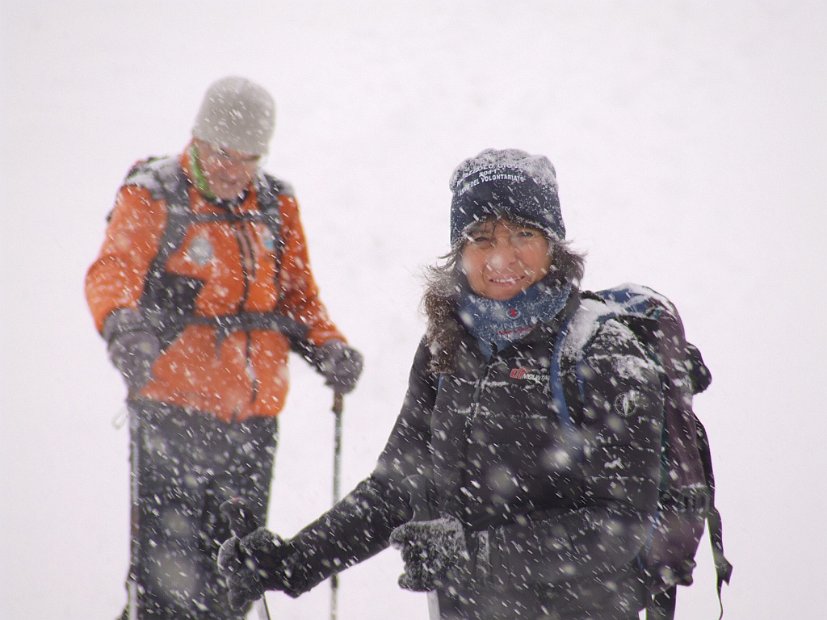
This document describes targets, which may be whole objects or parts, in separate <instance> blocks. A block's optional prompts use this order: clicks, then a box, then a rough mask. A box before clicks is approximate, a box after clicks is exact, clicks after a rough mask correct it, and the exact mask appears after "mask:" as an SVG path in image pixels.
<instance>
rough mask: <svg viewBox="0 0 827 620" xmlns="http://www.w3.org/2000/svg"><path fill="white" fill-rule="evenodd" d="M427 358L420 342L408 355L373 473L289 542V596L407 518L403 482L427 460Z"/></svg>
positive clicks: (352, 559) (378, 542) (370, 549)
mask: <svg viewBox="0 0 827 620" xmlns="http://www.w3.org/2000/svg"><path fill="white" fill-rule="evenodd" d="M429 360H430V354H429V352H428V348H427V346H426V345H425V344H424V343H423V344H421V345H420V346H419V349H418V350H417V353H416V357H415V358H414V363H413V367H412V368H411V373H410V378H409V385H408V392H407V394H406V396H405V400H404V403H403V405H402V411H401V412H400V414H399V416H398V418H397V420H396V423H395V424H394V427H393V430H392V431H391V434H390V437H389V438H388V442H387V444H386V446H385V448H384V450H383V451H382V454H381V456H380V457H379V461H378V463H377V465H376V469H375V470H374V472H373V473H372V474H371V475H370V476H369V477H368V478H366V479H365V480H363V481H362V482H361V483H359V484H358V485H357V486H356V488H355V489H354V490H353V491H351V492H350V493H349V494H348V495H347V496H346V497H345V498H344V499H342V500H341V501H340V502H338V503H337V504H336V505H335V506H334V507H333V508H331V509H330V510H329V511H327V512H326V513H325V514H324V515H322V516H321V517H319V519H317V520H316V521H315V522H313V523H311V524H310V525H308V526H307V527H305V528H304V529H302V530H301V531H300V532H299V533H298V534H297V535H296V536H295V537H293V538H292V539H291V540H290V541H289V543H288V544H289V545H290V546H291V548H292V551H293V560H292V562H291V564H292V568H291V571H290V572H291V574H290V575H289V577H288V582H289V589H288V594H290V595H291V596H298V595H299V594H302V593H303V592H306V591H308V590H310V589H311V588H313V587H315V586H316V585H318V584H319V583H320V582H322V581H323V580H324V579H326V578H327V577H329V576H331V575H332V574H334V573H338V572H340V571H342V570H344V569H345V568H347V567H349V566H352V565H354V564H357V563H359V562H361V561H363V560H366V559H368V558H370V557H371V556H373V555H375V554H376V553H378V552H379V551H381V550H383V549H384V548H385V547H387V546H388V538H389V537H390V534H391V532H392V531H393V529H394V528H395V527H397V526H399V525H401V524H403V523H405V522H407V521H408V520H410V518H411V508H410V504H409V497H408V493H407V491H406V490H405V486H404V484H403V481H404V480H405V478H407V477H408V476H410V475H412V474H415V473H422V472H423V468H425V467H427V466H428V464H429V463H430V462H431V458H430V452H429V447H428V444H429V440H430V412H431V409H432V408H433V404H434V400H435V397H436V378H435V377H434V376H433V375H431V374H430V373H429V372H428V370H427V368H428V364H429Z"/></svg>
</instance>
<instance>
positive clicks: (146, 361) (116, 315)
mask: <svg viewBox="0 0 827 620" xmlns="http://www.w3.org/2000/svg"><path fill="white" fill-rule="evenodd" d="M103 337H104V338H105V339H106V342H107V343H108V346H107V351H108V352H109V359H110V360H111V361H112V364H113V365H114V366H115V368H117V369H118V371H119V372H120V373H121V375H123V378H124V381H126V386H127V388H128V389H129V392H130V393H133V392H136V391H138V390H140V389H141V388H142V387H143V386H144V385H145V384H146V382H147V381H149V378H150V376H151V374H152V373H151V370H152V364H153V362H154V361H155V360H156V359H157V358H158V355H159V354H160V352H161V343H160V341H159V340H158V337H157V336H156V335H155V334H153V333H152V332H151V331H150V330H149V328H148V326H147V324H146V323H145V321H144V320H143V318H142V317H141V315H140V313H139V312H138V311H137V310H132V309H128V308H124V309H120V310H115V311H114V312H113V313H112V314H110V315H109V317H107V319H106V322H105V323H104V327H103Z"/></svg>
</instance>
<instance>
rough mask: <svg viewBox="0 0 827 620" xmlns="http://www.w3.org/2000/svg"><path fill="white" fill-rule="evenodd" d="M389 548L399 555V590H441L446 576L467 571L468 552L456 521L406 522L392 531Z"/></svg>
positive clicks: (443, 519) (447, 519) (459, 524)
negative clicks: (400, 554)
mask: <svg viewBox="0 0 827 620" xmlns="http://www.w3.org/2000/svg"><path fill="white" fill-rule="evenodd" d="M390 542H391V545H392V546H393V547H394V548H395V549H399V550H400V551H401V552H402V560H403V561H404V562H405V572H404V573H402V575H401V576H400V577H399V586H400V587H402V588H404V589H406V590H413V591H415V592H429V591H431V590H435V589H436V588H438V587H440V586H443V585H444V584H445V583H446V580H447V579H448V576H449V575H453V576H455V577H456V576H459V575H461V574H462V573H463V572H464V571H466V570H468V561H469V556H468V549H467V547H466V545H465V533H464V531H463V528H462V524H461V523H460V522H459V520H458V519H456V518H455V517H450V516H449V517H440V518H439V519H431V520H430V521H408V522H407V523H405V524H403V525H400V526H399V527H397V528H396V529H394V530H393V532H392V533H391V536H390Z"/></svg>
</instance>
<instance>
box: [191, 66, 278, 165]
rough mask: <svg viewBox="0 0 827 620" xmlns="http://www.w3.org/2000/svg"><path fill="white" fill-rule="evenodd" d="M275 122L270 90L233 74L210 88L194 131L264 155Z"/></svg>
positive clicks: (219, 142)
mask: <svg viewBox="0 0 827 620" xmlns="http://www.w3.org/2000/svg"><path fill="white" fill-rule="evenodd" d="M275 126H276V106H275V103H274V102H273V98H272V97H271V96H270V93H268V92H267V91H266V90H264V88H262V87H261V86H259V85H258V84H256V83H254V82H251V81H250V80H248V79H245V78H242V77H235V76H230V77H225V78H221V79H220V80H217V81H216V82H213V83H212V84H211V85H210V87H209V88H208V89H207V92H206V94H205V95H204V100H203V102H202V103H201V108H200V109H199V110H198V116H197V117H196V118H195V125H194V126H193V128H192V135H193V136H195V137H196V138H198V139H200V140H204V141H205V142H209V143H210V144H213V145H215V146H219V147H223V148H228V149H233V150H234V151H241V152H242V153H250V154H253V155H264V154H265V153H266V152H267V149H268V147H269V145H270V139H271V138H272V137H273V130H274V129H275Z"/></svg>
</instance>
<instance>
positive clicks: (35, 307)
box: [0, 0, 827, 620]
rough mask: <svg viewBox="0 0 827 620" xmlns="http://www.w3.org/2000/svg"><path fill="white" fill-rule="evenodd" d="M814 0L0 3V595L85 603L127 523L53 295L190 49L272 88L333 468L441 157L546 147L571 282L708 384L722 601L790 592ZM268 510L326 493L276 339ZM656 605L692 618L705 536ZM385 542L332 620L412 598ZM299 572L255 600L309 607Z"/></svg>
mask: <svg viewBox="0 0 827 620" xmlns="http://www.w3.org/2000/svg"><path fill="white" fill-rule="evenodd" d="M825 27H827V5H825V4H824V3H823V2H820V1H818V0H814V1H795V0H786V1H785V0H764V1H758V0H754V1H746V0H729V1H728V2H726V3H722V2H713V1H695V0H681V1H676V0H645V1H644V0H639V1H638V0H627V1H624V2H617V1H616V2H611V1H608V0H606V1H586V0H584V1H579V2H574V1H571V2H562V1H557V0H544V1H541V0H535V1H531V0H514V1H512V2H508V3H505V2H502V1H500V0H477V1H472V0H415V1H410V2H406V1H402V2H387V1H386V0H385V1H383V0H373V1H371V0H349V1H348V2H337V1H335V0H329V1H326V2H312V1H308V0H302V1H301V2H299V1H291V2H287V1H277V0H270V1H268V2H253V1H247V2H241V1H232V0H228V1H223V2H219V1H217V0H198V1H191V0H177V1H175V2H169V1H166V2H164V1H160V0H145V1H144V2H126V1H123V0H117V1H106V2H104V1H103V0H101V1H98V2H92V1H77V0H71V1H70V0H60V1H58V0H42V1H39V2H36V1H35V2H33V1H30V0H0V70H2V73H0V128H2V133H1V134H0V157H2V160H0V181H2V182H0V209H2V214H3V217H2V220H0V235H2V243H0V252H1V253H2V263H0V274H1V276H0V277H2V283H1V286H0V291H2V293H0V295H2V304H1V305H0V313H2V315H0V325H2V327H1V328H0V329H2V332H0V333H2V342H0V362H1V363H2V365H1V366H0V399H1V400H0V442H1V443H0V471H2V472H3V474H2V476H0V479H2V481H0V549H2V553H0V617H2V618H15V619H16V618H27V619H28V618H32V619H35V618H37V619H40V618H61V619H75V618H77V619H80V618H84V619H88V618H111V617H114V615H115V614H116V613H117V612H118V610H119V609H120V607H121V605H122V604H123V600H124V594H123V590H122V581H123V578H124V575H125V571H126V564H127V551H128V538H127V536H128V501H129V500H128V468H127V442H128V439H127V432H126V429H125V428H122V429H120V430H115V429H114V428H113V427H112V425H111V424H110V420H111V419H112V418H113V417H114V416H115V414H116V413H117V412H118V411H119V410H120V409H121V408H122V404H121V401H122V397H123V389H122V386H121V383H120V381H119V378H118V377H117V375H116V373H115V371H114V370H112V369H111V368H110V367H109V366H108V363H107V361H106V356H105V351H104V347H103V344H102V342H101V341H100V339H99V338H98V336H97V335H96V334H95V332H94V329H93V326H92V321H91V318H90V316H89V313H88V311H87V309H86V306H85V301H84V298H83V276H84V273H85V270H86V268H87V267H88V265H89V263H90V262H91V261H92V260H93V259H94V257H95V255H96V253H97V250H98V247H99V245H100V242H101V239H102V234H103V230H104V217H105V215H106V213H107V211H108V210H109V208H110V207H111V201H112V198H113V196H114V193H115V191H116V189H117V186H118V184H119V181H120V179H121V178H122V176H123V174H124V173H125V171H126V170H127V168H128V167H129V166H130V165H131V163H132V162H133V161H134V160H136V159H138V158H140V157H144V156H146V155H149V154H165V153H174V152H177V151H178V150H179V149H181V147H183V145H184V144H185V143H186V141H187V139H188V135H189V131H190V127H191V123H192V120H193V118H194V116H195V112H196V109H197V106H198V104H199V102H200V98H201V95H202V93H203V91H204V89H205V88H206V86H207V85H208V84H209V83H210V82H211V81H212V80H214V79H215V78H217V77H220V76H222V75H225V74H228V73H239V74H243V75H247V76H249V77H251V78H253V79H255V80H257V81H259V82H261V83H262V84H264V85H265V86H266V87H268V88H269V89H270V90H271V91H272V93H273V94H274V96H275V98H276V100H277V104H278V122H277V130H276V138H275V141H274V143H273V149H272V153H271V155H270V157H269V161H268V163H267V168H268V169H269V170H270V171H271V172H273V173H274V174H276V175H277V176H282V177H283V178H285V179H288V180H289V181H291V182H292V183H293V185H294V186H295V188H296V191H297V195H298V198H299V200H300V202H301V204H302V207H303V219H304V224H305V227H306V229H307V234H308V237H309V239H310V243H311V246H310V250H311V257H312V259H313V266H314V270H315V273H316V276H317V279H318V281H319V283H320V285H321V289H322V293H323V297H324V299H325V301H326V303H327V304H328V306H329V309H330V311H331V314H332V316H333V317H334V319H335V320H336V321H337V322H338V324H339V325H340V327H341V328H342V329H343V330H344V331H345V332H346V333H347V334H348V336H349V338H350V340H351V342H352V343H353V344H354V345H355V346H357V347H358V348H360V349H361V350H362V351H363V352H364V354H365V356H366V371H365V374H364V378H363V381H362V383H361V385H360V387H359V388H358V390H357V391H356V392H355V393H354V394H353V395H352V396H350V397H349V398H348V399H347V401H346V412H345V415H346V429H345V437H344V441H345V451H344V469H345V471H344V485H343V486H344V487H345V488H348V489H349V488H351V487H352V486H353V485H354V484H355V483H356V482H358V481H359V480H360V479H361V478H362V477H364V476H365V475H366V474H367V473H368V472H369V471H370V469H371V468H372V465H373V463H374V461H375V459H376V456H377V455H378V453H379V451H380V449H381V447H382V445H383V444H384V440H385V438H386V436H387V434H388V432H389V430H390V428H391V425H392V423H393V420H394V417H395V415H396V413H397V412H398V409H399V406H400V404H401V401H402V396H403V393H404V387H405V382H406V378H407V371H408V367H409V365H410V361H411V357H412V354H413V351H414V348H415V346H416V342H417V341H418V339H419V337H420V334H421V330H422V328H423V320H422V317H421V316H420V315H419V313H418V310H417V307H418V306H417V304H418V299H419V295H420V293H421V278H420V273H421V268H422V266H424V265H426V264H428V263H430V262H432V261H433V260H434V259H435V257H436V256H438V255H441V254H443V253H444V252H445V251H446V250H447V244H448V205H449V201H450V195H449V192H448V188H447V181H448V177H449V175H450V173H451V171H452V169H453V167H454V166H455V165H456V164H457V163H458V162H459V161H460V160H461V159H463V158H465V157H467V156H470V155H473V154H475V153H477V152H478V151H479V150H481V149H483V148H485V147H489V146H492V147H500V148H503V147H517V148H523V149H525V150H528V151H531V152H538V153H543V154H546V155H548V156H549V158H550V159H551V160H552V161H553V162H554V164H555V166H556V167H557V171H558V177H559V181H560V192H561V200H562V204H563V213H564V216H565V218H566V223H567V227H568V231H569V237H570V238H571V239H573V241H574V243H575V246H576V247H578V248H579V249H582V250H586V251H587V252H588V255H589V256H588V262H587V276H586V282H585V284H586V285H587V286H588V287H592V288H600V287H605V286H610V285H613V284H617V283H620V282H624V281H635V282H640V283H644V284H648V285H650V286H652V287H654V288H655V289H657V290H659V291H660V292H662V293H664V294H666V295H668V296H669V297H671V298H672V299H673V301H675V302H676V303H677V304H678V306H679V308H680V309H681V311H682V313H683V317H684V322H685V324H686V328H687V333H688V335H689V337H690V339H691V340H693V341H694V342H696V344H698V345H699V346H700V348H701V350H702V351H703V352H704V355H705V357H706V359H707V362H708V363H709V365H710V367H711V369H712V372H713V375H714V382H713V385H712V387H711V388H710V390H709V392H708V393H707V394H704V395H703V396H701V397H700V398H699V399H698V400H697V402H696V406H697V411H698V412H699V414H700V416H701V419H702V420H703V421H704V422H705V423H706V425H707V429H708V430H709V432H710V434H711V437H712V444H713V452H714V458H715V466H716V474H717V477H718V486H719V489H718V504H719V507H720V509H721V511H722V512H723V515H724V524H725V527H726V530H725V543H726V548H727V552H728V555H729V556H730V559H731V560H732V561H733V562H734V563H735V573H734V578H733V584H732V587H731V588H729V589H728V590H726V591H725V599H724V600H725V606H726V613H727V616H726V617H728V618H734V619H738V618H744V619H750V620H755V619H767V620H770V619H776V618H783V617H795V618H815V617H818V616H819V615H820V613H823V612H822V611H821V610H822V609H823V604H822V603H821V601H817V600H810V599H813V598H816V593H817V592H819V591H820V589H821V587H822V584H823V581H824V578H825V577H827V571H825V569H824V557H825V555H827V543H825V541H826V540H827V536H825V535H824V530H823V525H822V524H823V522H824V518H825V517H824V515H825V513H826V512H827V511H826V510H825V508H827V501H825V495H824V493H823V490H824V488H825V483H824V477H823V472H824V471H825V467H826V466H827V456H825V455H827V450H825V447H824V437H825V431H827V423H825V416H824V414H823V409H824V406H823V393H824V389H823V386H824V380H823V377H824V367H825V364H824V362H823V361H822V358H823V353H822V351H823V349H824V347H825V346H826V345H827V330H825V326H824V321H821V320H819V319H820V317H819V312H821V311H823V308H824V304H825V269H824V262H825V258H827V253H826V252H825V243H824V237H825V232H827V231H826V230H825V228H827V227H826V226H825V216H824V213H823V212H824V208H825V205H826V204H827V200H825V199H827V192H825V188H824V182H823V177H824V174H823V171H824V170H825V169H827V118H825V101H827V72H826V71H825V69H827V53H825V52H827V49H825V47H827V46H825V43H824V32H825ZM292 368H293V372H292V374H293V388H292V392H291V397H290V399H289V402H288V406H287V408H286V410H285V412H284V413H283V416H282V419H281V420H282V430H283V433H282V445H281V447H280V451H279V454H278V458H277V470H276V478H275V482H274V487H273V500H272V503H271V518H270V523H269V524H270V526H271V527H272V528H273V529H275V530H277V531H279V532H280V533H282V534H283V535H291V534H293V533H294V532H295V531H297V530H298V529H299V528H300V527H301V526H303V525H304V524H306V523H307V522H309V521H310V520H311V519H313V518H315V517H316V516H318V515H319V514H320V512H321V511H322V510H324V508H325V507H326V506H327V504H328V502H329V498H330V475H331V466H330V460H331V443H332V441H331V440H332V416H330V415H329V414H328V413H327V412H326V409H327V408H329V400H330V396H329V393H328V392H327V391H326V390H325V389H324V388H323V386H322V383H321V380H320V379H319V378H318V377H317V376H315V375H314V374H312V372H311V371H309V370H308V369H307V367H306V366H304V365H303V364H302V363H301V362H300V361H299V360H294V364H293V367H292ZM698 560H699V568H698V570H697V572H696V585H695V586H693V587H692V588H691V589H682V590H681V594H680V598H679V602H678V615H677V617H678V618H679V619H683V620H689V619H692V620H694V619H697V618H713V617H716V615H717V601H716V600H715V594H714V586H713V576H712V565H711V558H710V554H709V552H708V551H707V543H706V542H704V543H702V550H701V552H700V554H699V556H698ZM399 572H400V563H399V560H398V558H397V557H396V555H395V552H393V551H388V552H384V553H383V554H381V555H380V556H378V557H377V558H375V559H373V560H372V561H370V562H368V563H365V564H364V565H362V566H359V567H356V568H354V569H351V570H349V571H348V572H346V573H345V574H344V575H343V577H342V579H341V588H342V593H341V604H340V609H341V615H340V617H341V618H342V620H348V619H351V618H359V619H360V620H369V619H374V618H375V619H380V618H388V617H394V618H401V619H409V618H410V619H419V618H425V617H426V611H425V609H426V605H425V600H424V597H422V596H417V595H413V594H409V593H404V592H401V591H400V590H399V589H398V588H397V587H396V575H397V574H398V573H399ZM327 595H328V590H327V586H326V585H323V586H320V587H319V588H317V589H316V590H315V591H313V592H311V593H310V594H308V595H306V596H304V597H302V598H300V599H298V600H296V601H292V600H289V599H287V598H286V597H283V596H281V595H278V594H271V595H268V598H269V601H270V607H271V611H272V612H273V617H274V618H279V620H282V619H284V620H287V619H291V618H320V617H325V614H326V613H327Z"/></svg>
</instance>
